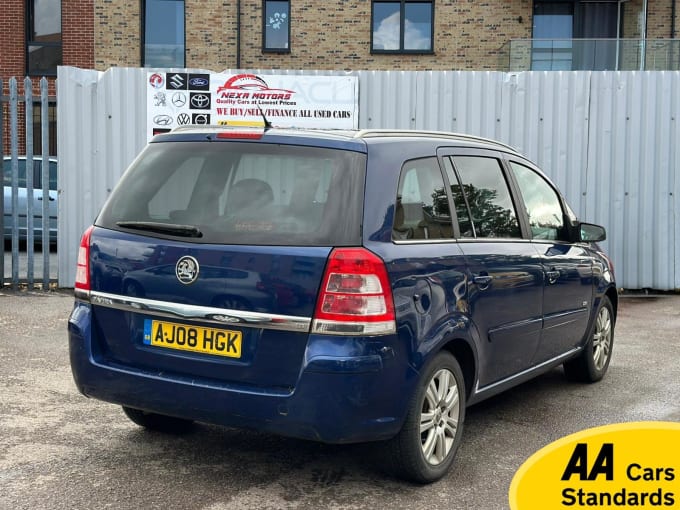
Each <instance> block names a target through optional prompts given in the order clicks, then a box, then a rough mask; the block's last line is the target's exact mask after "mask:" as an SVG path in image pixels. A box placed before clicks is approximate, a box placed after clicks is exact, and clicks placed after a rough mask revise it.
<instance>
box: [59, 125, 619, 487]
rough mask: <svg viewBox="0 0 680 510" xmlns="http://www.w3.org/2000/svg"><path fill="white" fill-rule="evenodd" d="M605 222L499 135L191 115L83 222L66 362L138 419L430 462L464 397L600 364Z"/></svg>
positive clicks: (579, 376) (606, 316)
mask: <svg viewBox="0 0 680 510" xmlns="http://www.w3.org/2000/svg"><path fill="white" fill-rule="evenodd" d="M604 238H605V231H604V229H603V228H602V227H599V226H596V225H592V224H588V223H581V222H579V221H578V220H577V219H576V217H575V216H574V214H573V213H572V212H571V210H570V209H569V207H568V206H567V204H566V203H565V201H564V199H563V198H562V196H561V195H560V193H559V192H558V191H557V189H556V188H555V186H554V185H553V184H552V183H551V182H550V180H549V179H547V178H546V176H545V175H544V174H543V173H542V172H541V171H540V170H539V169H538V168H536V166H535V165H533V164H532V163H531V162H529V161H527V160H526V159H525V158H523V157H522V156H521V155H520V154H518V153H517V152H516V151H515V150H513V149H512V148H510V147H508V146H506V145H503V144H501V143H498V142H493V141H490V140H485V139H481V138H477V137H472V136H465V135H454V134H448V133H434V132H419V131H380V130H377V131H376V130H368V131H313V130H312V131H310V130H306V131H305V130H293V129H290V130H284V129H274V128H269V129H248V128H246V129H236V128H226V127H205V126H204V127H191V128H189V127H187V128H180V129H177V130H175V131H173V132H171V133H168V134H164V135H160V136H157V137H155V138H154V139H153V141H152V142H151V143H150V144H149V145H148V146H147V147H146V148H145V149H144V151H143V152H142V153H141V154H140V156H139V157H138V158H137V159H136V161H135V162H134V163H133V164H132V165H131V167H130V168H129V169H128V170H127V172H126V173H125V174H124V176H123V178H122V179H121V181H120V182H119V184H118V186H117V187H116V189H115V190H114V191H113V193H112V194H111V196H110V198H109V200H108V202H107V203H106V205H105V206H104V208H103V209H102V211H101V213H100V214H99V216H98V217H97V219H96V221H95V223H94V225H93V226H92V227H90V228H88V230H87V231H86V232H85V234H84V235H83V238H82V241H81V246H80V251H79V255H78V266H77V277H76V282H75V296H76V300H75V307H74V309H73V312H72V314H71V317H70V319H69V326H68V327H69V337H70V357H71V366H72V370H73V375H74V378H75V381H76V384H77V386H78V388H79V389H80V391H81V392H82V393H83V394H85V395H87V396H90V397H94V398H97V399H101V400H105V401H108V402H112V403H115V404H119V405H122V406H123V410H124V411H125V413H126V414H127V416H128V417H129V418H130V419H131V420H132V421H133V422H135V423H137V424H139V425H141V426H143V427H147V428H150V429H158V430H166V431H175V432H177V431H182V430H186V429H187V428H189V426H190V425H191V423H192V422H193V421H202V422H209V423H214V424H223V425H227V426H235V427H245V428H252V429H256V430H260V431H266V432H271V433H276V434H282V435H287V436H293V437H298V438H305V439H311V440H316V441H323V442H329V443H357V442H367V441H374V442H378V444H379V446H380V448H382V449H383V450H384V452H385V455H386V458H389V459H390V462H389V465H390V466H391V468H392V469H394V470H395V472H396V473H397V474H399V475H400V476H402V477H405V478H407V479H410V480H414V481H417V482H422V483H426V482H431V481H434V480H437V479H438V478H440V477H442V476H443V475H444V474H445V473H446V472H447V470H448V469H449V466H450V465H451V463H452V462H453V459H454V456H455V453H456V450H457V448H458V445H459V443H460V440H461V435H462V430H463V422H464V418H465V409H466V406H468V405H471V404H474V403H477V402H480V401H481V400H483V399H485V398H488V397H490V396H492V395H495V394H497V393H499V392H501V391H503V390H505V389H507V388H510V387H512V386H514V385H517V384H519V383H522V382H524V381H527V380H529V379H530V378H532V377H535V376H536V375H538V374H540V373H543V372H545V371H547V370H550V369H552V368H554V367H556V366H559V365H564V371H565V374H566V375H567V377H568V378H569V379H574V380H580V381H585V382H594V381H598V380H600V379H601V378H602V377H603V376H604V375H605V372H606V371H607V367H608V365H609V361H610V359H611V354H612V345H613V339H614V337H613V335H614V324H615V320H616V310H617V304H618V300H617V293H616V284H615V280H614V274H613V268H612V265H611V263H610V261H609V260H608V259H607V257H606V256H605V254H604V253H603V252H602V251H601V249H600V248H599V247H598V245H597V242H598V241H601V240H603V239H604ZM235 272H242V273H238V274H241V275H242V276H243V277H242V278H237V277H236V276H235V275H236V274H237V273H235ZM221 275H222V276H221ZM132 282H134V283H135V284H134V285H133V284H132ZM217 295H225V296H236V297H238V296H240V297H241V300H240V301H234V300H232V301H224V302H221V301H216V300H215V296H217ZM236 302H238V303H239V304H238V306H237V305H235V304H234V303H236Z"/></svg>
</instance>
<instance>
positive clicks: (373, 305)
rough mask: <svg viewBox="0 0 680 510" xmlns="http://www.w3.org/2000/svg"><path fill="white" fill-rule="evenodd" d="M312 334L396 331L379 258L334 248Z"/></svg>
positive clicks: (370, 254)
mask: <svg viewBox="0 0 680 510" xmlns="http://www.w3.org/2000/svg"><path fill="white" fill-rule="evenodd" d="M312 331H313V332H314V333H324V334H336V335H385V334H390V333H394V332H395V331H396V323H395V316H394V302H393V299H392V290H391V286H390V282H389V279H388V277H387V269H386V268H385V264H384V262H383V261H382V260H381V259H380V257H378V256H377V255H375V254H374V253H372V252H370V251H368V250H366V249H365V248H336V249H334V250H333V251H332V252H331V254H330V256H329V258H328V264H327V266H326V272H325V273H324V277H323V280H322V283H321V291H320V293H319V298H318V301H317V305H316V311H315V313H314V321H313V323H312Z"/></svg>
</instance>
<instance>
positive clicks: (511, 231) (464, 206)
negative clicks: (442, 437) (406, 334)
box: [443, 150, 543, 388]
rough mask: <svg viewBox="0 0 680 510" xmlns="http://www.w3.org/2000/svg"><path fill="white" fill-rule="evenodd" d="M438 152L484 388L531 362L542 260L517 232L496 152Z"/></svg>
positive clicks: (512, 203) (537, 334)
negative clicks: (456, 230) (476, 335)
mask: <svg viewBox="0 0 680 510" xmlns="http://www.w3.org/2000/svg"><path fill="white" fill-rule="evenodd" d="M443 155H444V158H443V160H444V166H445V169H446V172H447V174H448V178H449V181H450V182H451V183H452V185H451V190H452V195H453V200H454V205H455V207H456V215H457V217H458V224H459V228H460V235H461V237H460V240H459V245H460V247H461V249H462V251H463V253H464V254H465V259H466V262H467V266H468V270H469V279H470V281H469V291H468V292H469V295H468V303H469V312H470V314H471V316H472V319H473V321H474V323H475V326H476V327H477V330H478V333H479V336H480V342H481V343H480V353H479V359H480V366H479V384H480V387H481V388H483V387H484V386H487V385H489V384H493V383H496V382H498V381H501V380H503V379H504V378H507V377H509V376H511V375H513V374H516V373H517V372H520V371H522V370H524V369H526V368H527V367H529V366H530V365H531V362H532V360H533V358H534V356H535V354H536V351H537V349H538V346H539V343H540V336H541V326H542V305H543V268H542V265H541V260H540V257H539V256H538V254H537V252H536V250H535V248H534V247H533V246H532V244H531V243H530V242H529V241H528V240H527V239H525V238H524V236H523V227H522V225H521V223H520V221H519V219H518V214H517V206H516V203H515V201H514V200H513V197H512V195H511V192H510V186H509V181H508V178H507V176H506V174H505V171H504V167H503V165H502V162H501V161H502V156H501V155H500V154H499V153H496V152H493V151H481V150H457V151H447V152H446V153H443Z"/></svg>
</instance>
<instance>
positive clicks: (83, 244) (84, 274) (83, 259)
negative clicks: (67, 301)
mask: <svg viewBox="0 0 680 510" xmlns="http://www.w3.org/2000/svg"><path fill="white" fill-rule="evenodd" d="M93 229H94V226H90V227H89V228H88V229H87V230H86V231H85V233H84V234H83V237H81V238H80V248H78V262H77V265H76V283H75V290H76V292H78V291H81V292H85V293H87V294H89V292H90V289H91V286H90V237H91V236H92V230H93Z"/></svg>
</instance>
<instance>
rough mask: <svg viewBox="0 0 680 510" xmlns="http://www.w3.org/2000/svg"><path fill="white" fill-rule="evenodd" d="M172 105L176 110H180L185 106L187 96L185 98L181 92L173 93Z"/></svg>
mask: <svg viewBox="0 0 680 510" xmlns="http://www.w3.org/2000/svg"><path fill="white" fill-rule="evenodd" d="M172 104H173V106H175V107H176V108H182V107H183V106H184V105H185V104H187V96H185V95H184V94H183V93H182V92H175V93H174V94H173V95H172Z"/></svg>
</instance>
